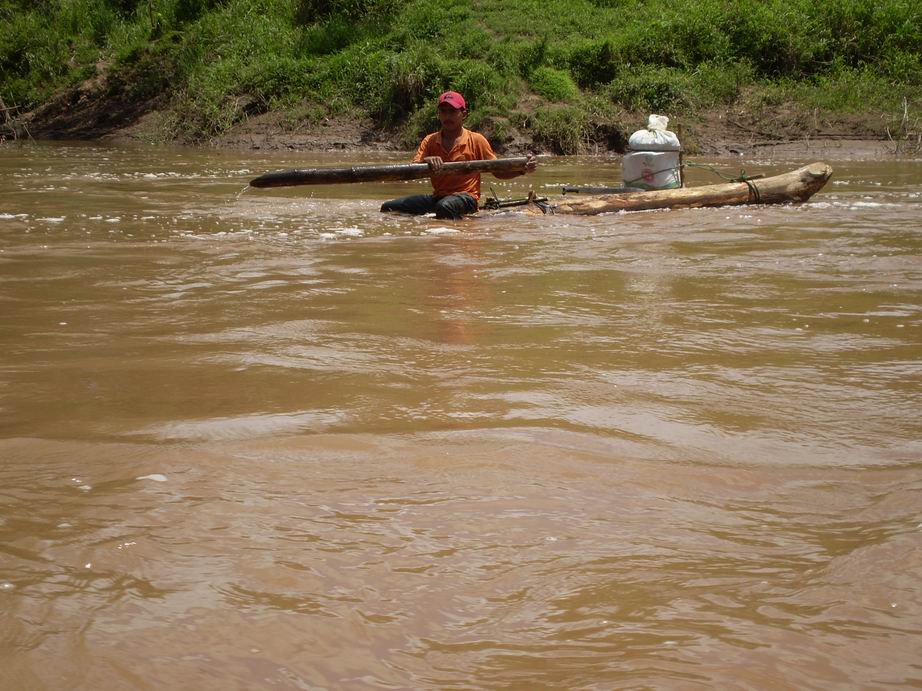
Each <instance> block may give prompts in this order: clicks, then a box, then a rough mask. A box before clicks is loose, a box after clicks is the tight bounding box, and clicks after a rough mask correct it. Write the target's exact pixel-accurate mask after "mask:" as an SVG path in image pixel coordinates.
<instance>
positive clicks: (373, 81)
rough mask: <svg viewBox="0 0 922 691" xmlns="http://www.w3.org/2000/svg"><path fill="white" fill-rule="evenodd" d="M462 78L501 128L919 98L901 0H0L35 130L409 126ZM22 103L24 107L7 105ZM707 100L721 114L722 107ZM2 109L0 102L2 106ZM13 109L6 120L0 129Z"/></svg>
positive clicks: (814, 129) (490, 126)
mask: <svg viewBox="0 0 922 691" xmlns="http://www.w3.org/2000/svg"><path fill="white" fill-rule="evenodd" d="M446 88H453V89H457V90H459V91H462V92H463V93H464V94H465V96H467V98H468V100H469V103H470V105H471V107H472V113H471V118H470V120H469V123H470V125H471V126H473V127H475V128H478V129H480V130H481V131H484V132H485V133H487V134H488V135H489V136H491V138H492V139H493V140H494V142H496V143H497V145H498V146H499V147H500V148H503V147H504V146H507V147H513V148H514V147H515V146H516V144H522V143H528V144H529V145H533V146H536V147H539V148H542V149H544V150H547V151H554V152H557V153H576V152H579V151H585V150H587V149H588V148H589V147H593V146H594V147H602V148H606V149H619V148H620V147H621V146H623V143H624V137H625V135H626V134H629V133H630V131H631V130H633V129H636V127H637V126H638V125H639V124H641V123H642V122H643V121H644V119H645V114H646V113H648V112H654V111H656V112H663V113H666V114H669V115H671V116H672V117H673V118H678V119H680V120H681V121H682V122H684V123H687V125H688V131H689V134H688V136H687V140H688V141H689V143H691V144H694V143H695V141H696V140H698V141H700V140H702V139H704V138H706V137H707V136H709V135H708V132H709V129H708V127H712V126H713V125H714V124H715V123H718V122H720V121H724V122H722V123H721V124H722V125H724V126H732V127H738V128H740V131H749V132H750V133H752V134H754V135H755V134H758V135H760V136H764V137H767V138H772V137H775V138H779V139H783V138H788V139H797V138H800V137H809V136H814V137H815V136H823V135H835V136H864V137H879V138H884V137H887V136H890V137H892V138H894V139H902V140H904V141H909V142H911V141H912V140H913V138H914V137H915V136H917V134H918V132H919V130H920V124H919V123H920V112H922V10H920V9H919V5H918V3H916V2H913V1H912V0H877V1H873V0H830V1H829V2H826V3H815V2H809V1H807V0H736V1H734V2H730V1H727V0H674V1H672V2H662V3H646V2H641V0H591V1H590V0H543V1H541V2H538V1H537V0H273V1H269V0H140V1H139V0H0V97H2V99H3V101H4V103H5V105H6V106H7V108H9V109H10V110H8V111H7V112H8V114H10V115H12V116H15V117H16V118H18V120H17V122H18V123H20V124H26V125H31V128H32V130H34V131H35V132H37V133H38V134H41V135H49V136H50V135H58V136H99V135H105V134H110V133H112V132H117V131H125V130H126V129H129V130H130V131H132V132H134V133H135V135H136V136H138V137H143V138H147V139H153V140H162V141H183V142H193V143H195V142H206V141H214V140H215V139H216V138H220V137H227V136H228V133H232V132H234V131H235V129H239V128H241V127H244V128H245V127H247V126H248V125H252V123H253V122H254V121H262V122H264V123H268V124H267V126H268V127H269V128H270V129H274V130H275V131H277V132H279V133H284V132H286V131H311V130H317V129H320V128H322V127H330V126H331V125H330V124H331V123H333V125H332V126H333V127H334V129H335V127H336V123H358V126H359V127H360V128H362V129H363V130H364V131H365V133H364V134H363V137H364V138H365V139H366V140H369V139H378V140H381V141H384V140H386V141H388V142H392V143H393V144H394V145H396V146H402V147H408V146H412V145H413V144H414V143H415V142H416V141H417V140H418V138H419V136H420V135H421V134H422V133H424V132H425V131H428V130H430V129H431V128H432V127H433V126H434V124H435V123H434V120H433V115H434V113H433V110H432V107H431V103H432V99H433V96H434V95H435V94H437V93H439V92H440V91H442V90H444V89H446ZM25 113H28V114H29V115H28V116H25V115H24V114H25ZM724 118H726V120H724ZM2 122H3V120H2V119H0V123H2ZM14 126H15V123H14V122H13V121H7V124H6V127H7V130H8V132H10V131H12V128H13V127H14Z"/></svg>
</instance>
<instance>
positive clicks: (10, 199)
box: [0, 143, 922, 690]
mask: <svg viewBox="0 0 922 691" xmlns="http://www.w3.org/2000/svg"><path fill="white" fill-rule="evenodd" d="M398 160H400V157H397V156H386V155H381V156H378V157H377V158H371V159H370V160H369V157H368V156H365V157H359V156H356V155H354V154H352V155H349V154H341V153H339V154H333V153H331V154H298V153H287V154H278V153H276V154H271V153H260V152H247V153H236V152H231V153H229V152H218V151H207V150H204V151H203V150H183V149H158V148H144V147H139V148H117V147H105V146H100V145H78V144H42V143H37V144H28V145H26V146H23V147H17V146H15V145H5V146H4V147H3V148H0V687H2V688H3V689H16V690H31V689H94V690H95V689H156V690H159V689H222V690H224V689H256V688H267V689H268V688H271V689H376V688H382V689H521V690H532V689H714V688H722V689H734V688H738V689H777V688H792V689H795V688H796V689H857V688H861V689H871V688H894V687H903V688H905V687H920V686H922V655H920V651H922V584H920V574H922V424H920V411H922V405H920V404H922V258H920V255H922V230H920V228H922V223H920V219H922V161H920V160H905V159H903V160H899V159H894V158H888V157H886V156H884V157H879V158H876V159H870V160H857V159H856V160H852V159H851V158H850V157H849V155H848V148H847V146H843V147H842V148H839V149H836V150H833V151H826V152H821V153H817V152H805V153H804V154H803V156H797V155H793V154H787V155H784V156H782V155H774V154H772V152H770V151H765V152H764V154H762V155H761V157H747V158H737V159H732V160H730V159H724V160H718V159H692V160H693V161H694V162H697V163H699V164H702V165H711V166H719V170H720V171H721V172H723V173H725V174H728V175H735V174H739V172H740V171H741V170H745V171H746V172H748V173H755V172H765V173H777V172H783V171H786V170H790V169H793V168H794V167H797V166H799V165H802V164H804V163H807V162H810V161H813V160H825V161H826V162H828V163H830V164H831V165H832V167H833V170H834V174H833V179H832V181H831V182H830V183H829V184H828V185H827V186H826V188H825V189H824V190H822V191H821V192H820V193H819V194H818V195H817V196H816V197H814V198H813V200H811V201H810V202H808V203H807V204H804V205H801V206H778V207H745V208H716V209H699V210H686V211H672V212H649V213H636V214H611V215H604V216H599V217H592V218H585V217H583V218H578V217H563V216H554V217H535V216H528V215H524V214H521V213H515V212H510V213H505V214H501V215H497V216H488V217H481V218H476V219H467V220H465V221H462V222H452V221H437V220H435V219H434V218H407V217H397V216H390V215H388V216H385V215H382V214H380V213H379V212H378V206H379V205H380V203H381V202H382V201H383V200H385V199H387V198H389V197H392V196H397V195H400V194H406V193H411V192H416V191H422V190H425V189H426V188H427V182H426V181H418V182H409V183H386V184H383V183H382V184H360V185H351V186H332V187H312V188H309V187H299V188H284V189H276V190H268V191H267V190H253V189H248V190H245V187H246V183H247V181H248V180H249V179H251V178H253V177H255V176H256V175H259V174H262V173H264V172H267V171H270V170H276V169H281V168H289V167H298V166H300V167H304V166H309V165H324V164H342V163H355V162H360V161H366V162H375V163H379V162H395V161H398ZM619 166H620V162H619V159H618V158H617V157H613V158H610V159H608V158H558V159H554V158H550V159H546V160H544V161H542V164H541V166H540V168H539V170H538V172H537V173H536V174H535V175H534V176H530V177H527V178H517V179H515V180H511V181H499V180H495V179H494V178H492V177H491V176H485V177H484V188H485V191H487V192H489V190H490V188H491V187H492V188H493V189H494V190H495V192H496V193H497V194H498V195H499V196H500V197H516V196H524V194H525V193H526V191H527V189H528V187H529V186H533V187H534V189H535V190H536V191H537V192H538V193H539V194H546V195H554V194H557V193H558V191H559V189H560V187H561V186H562V185H564V184H566V185H573V184H576V185H588V184H595V185H598V184H612V183H615V182H617V181H618V180H619V178H620V167H619ZM719 181H720V180H719V178H717V177H716V176H715V174H714V173H713V172H711V171H710V170H708V169H707V168H703V167H701V168H693V169H691V170H690V172H689V183H690V184H710V183H713V182H719Z"/></svg>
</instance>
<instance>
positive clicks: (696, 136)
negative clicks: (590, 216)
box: [0, 82, 922, 160]
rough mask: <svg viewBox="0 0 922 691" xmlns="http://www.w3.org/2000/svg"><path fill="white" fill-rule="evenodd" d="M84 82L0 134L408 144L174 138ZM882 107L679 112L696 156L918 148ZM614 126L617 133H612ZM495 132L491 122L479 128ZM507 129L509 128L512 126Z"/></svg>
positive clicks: (333, 140) (256, 126) (344, 135)
mask: <svg viewBox="0 0 922 691" xmlns="http://www.w3.org/2000/svg"><path fill="white" fill-rule="evenodd" d="M103 86H104V85H100V84H98V83H95V82H87V83H85V84H84V85H82V87H81V88H78V89H75V90H71V91H68V92H66V93H61V94H58V95H57V96H56V97H55V98H54V99H52V100H51V101H49V102H48V103H46V104H44V105H43V106H42V107H40V108H38V109H36V110H35V111H33V112H31V113H27V114H24V115H23V116H22V117H21V118H19V122H18V125H19V126H18V128H14V127H13V126H12V125H10V123H7V124H6V128H5V130H0V141H2V137H5V138H6V140H7V141H9V140H12V139H15V138H24V137H30V136H31V137H33V138H36V139H77V140H98V141H105V142H110V143H166V142H169V141H172V143H176V144H183V145H189V144H193V145H196V146H205V147H212V148H222V149H238V150H266V151H286V150H287V151H358V152H363V151H364V152H368V153H369V154H372V153H384V152H404V153H408V151H409V150H410V149H411V145H408V144H407V142H406V141H405V139H404V138H402V137H401V136H400V135H399V133H398V132H395V131H393V130H387V129H383V128H381V127H380V126H378V125H377V124H376V123H375V122H374V121H372V120H370V119H367V118H360V117H355V118H348V117H338V118H324V119H322V120H320V121H317V120H303V119H301V120H299V119H298V118H296V117H292V115H291V114H290V113H281V112H268V113H262V114H259V115H254V116H250V117H247V118H246V119H244V120H243V122H240V123H238V124H237V125H235V126H234V127H232V128H231V129H230V130H228V131H227V132H224V133H223V134H221V135H219V136H216V137H213V138H212V139H210V140H207V141H204V142H189V141H184V140H182V139H181V138H180V139H176V140H169V139H168V138H166V137H165V134H164V133H165V132H167V131H168V129H169V128H168V127H166V125H165V123H166V121H167V119H168V118H169V117H170V115H169V110H168V105H167V104H166V103H164V102H163V101H162V100H160V99H154V100H151V101H148V102H147V103H137V102H133V101H131V100H130V99H121V100H124V101H125V102H124V103H122V102H121V100H120V99H118V98H115V100H114V101H113V98H112V97H113V93H117V92H113V90H112V89H108V88H106V89H104V88H103ZM644 122H645V116H644V115H643V114H636V115H634V116H627V117H626V118H625V121H624V122H619V123H617V124H609V125H607V126H606V127H605V128H604V130H605V132H606V136H605V137H604V138H603V137H601V136H600V137H599V138H598V140H597V141H591V140H589V141H586V142H585V146H584V150H583V151H582V152H581V153H584V154H590V155H592V154H607V153H623V150H624V143H625V142H626V141H627V138H628V136H629V134H630V133H631V132H633V131H634V130H636V129H638V128H639V127H642V126H643V124H644ZM885 123H886V119H885V117H884V116H883V114H880V113H861V114H847V115H841V114H819V113H816V112H810V113H805V112H803V111H802V110H798V109H797V108H795V107H793V106H790V107H787V108H778V109H776V110H774V111H772V112H770V113H769V112H765V111H762V112H748V111H746V110H745V109H740V108H739V107H737V108H736V109H733V108H726V109H722V110H720V111H712V112H706V113H700V114H696V115H694V116H685V117H682V118H673V121H672V123H671V126H675V127H677V130H678V131H679V132H680V134H681V138H682V142H683V145H684V147H685V150H686V152H687V153H688V154H690V155H708V156H758V155H786V156H803V157H805V158H812V157H818V158H830V159H842V158H847V159H856V160H858V159H869V158H880V157H887V156H895V155H896V156H905V155H910V156H918V155H920V154H922V141H920V138H919V136H918V135H913V136H910V137H906V136H903V137H902V138H900V137H896V138H894V137H893V136H892V135H891V134H890V131H889V130H888V128H887V126H886V124H885ZM613 130H619V132H616V134H617V135H618V136H611V135H612V131H613ZM480 131H481V132H483V133H484V134H485V135H486V136H488V137H490V135H491V132H490V129H489V126H487V127H486V128H481V129H480ZM507 131H508V130H507ZM493 144H494V148H495V149H496V151H497V153H499V154H500V155H507V156H512V155H518V154H522V153H525V152H535V153H539V154H554V153H558V152H556V151H554V150H553V149H552V148H550V147H548V146H547V145H545V144H543V143H542V142H540V141H535V140H534V138H533V137H532V136H531V133H530V132H528V131H527V130H524V131H513V132H512V133H511V135H509V136H507V137H506V138H504V139H503V140H496V139H493Z"/></svg>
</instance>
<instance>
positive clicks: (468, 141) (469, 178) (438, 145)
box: [413, 127, 496, 201]
mask: <svg viewBox="0 0 922 691" xmlns="http://www.w3.org/2000/svg"><path fill="white" fill-rule="evenodd" d="M427 156H440V157H441V159H442V160H443V161H445V162H446V163H450V162H452V161H490V160H493V159H494V158H496V154H495V153H493V147H491V146H490V142H488V141H487V138H486V137H484V136H483V135H482V134H478V133H477V132H471V131H470V130H469V129H467V128H464V127H462V128H461V134H460V135H458V138H457V139H456V140H455V145H454V146H453V147H451V151H445V147H443V146H442V133H441V132H433V133H432V134H429V135H426V137H425V138H424V139H423V141H422V142H421V143H420V145H419V149H418V150H417V151H416V156H415V157H414V158H413V162H414V163H422V162H423V159H424V158H426V157H427ZM432 189H433V193H434V194H435V196H436V197H446V196H448V195H449V194H459V193H461V192H467V193H468V194H469V195H471V196H472V197H473V198H474V199H476V200H478V201H480V173H458V174H455V175H436V176H435V177H434V178H432Z"/></svg>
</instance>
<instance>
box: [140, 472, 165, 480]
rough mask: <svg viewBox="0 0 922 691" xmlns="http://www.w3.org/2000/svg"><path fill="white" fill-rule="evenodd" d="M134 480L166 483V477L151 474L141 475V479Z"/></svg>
mask: <svg viewBox="0 0 922 691" xmlns="http://www.w3.org/2000/svg"><path fill="white" fill-rule="evenodd" d="M135 480H151V481H153V482H166V481H167V476H166V475H161V474H160V473H153V474H151V475H142V476H141V477H136V478H135Z"/></svg>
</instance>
